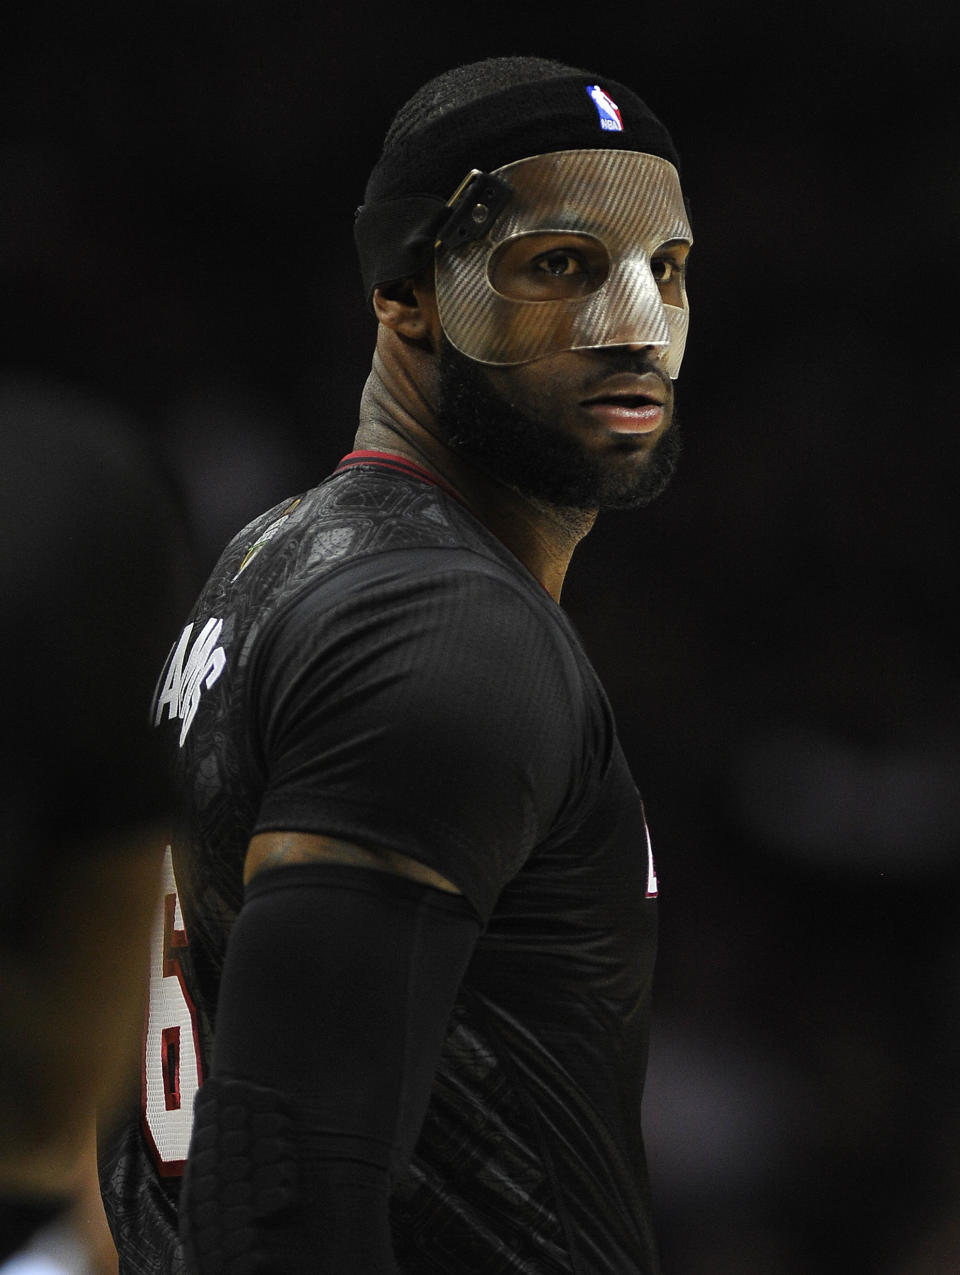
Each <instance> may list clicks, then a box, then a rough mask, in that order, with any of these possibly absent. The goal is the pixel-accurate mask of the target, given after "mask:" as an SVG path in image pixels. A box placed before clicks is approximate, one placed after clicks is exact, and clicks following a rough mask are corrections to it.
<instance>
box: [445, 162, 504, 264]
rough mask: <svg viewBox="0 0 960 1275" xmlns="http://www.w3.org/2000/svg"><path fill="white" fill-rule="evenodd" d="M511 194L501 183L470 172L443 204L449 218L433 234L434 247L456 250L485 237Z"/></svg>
mask: <svg viewBox="0 0 960 1275" xmlns="http://www.w3.org/2000/svg"><path fill="white" fill-rule="evenodd" d="M512 195H513V191H512V190H511V188H510V187H509V186H508V185H507V183H506V182H505V181H501V179H500V178H499V177H494V176H492V175H491V174H490V173H483V172H481V171H480V169H478V168H474V169H472V170H471V171H470V172H469V173H467V175H466V177H464V179H463V181H462V182H461V183H460V185H459V186H458V187H457V189H456V190H455V191H454V193H453V195H452V197H451V198H450V200H449V201H448V203H447V207H448V208H449V209H450V215H449V217H447V219H446V220H445V221H444V222H443V223H442V224H441V226H440V228H439V230H438V231H437V239H436V242H437V245H438V246H439V245H440V244H443V245H444V247H446V248H456V247H459V245H460V244H464V243H469V242H470V240H472V239H479V238H480V237H481V235H485V234H486V233H487V231H488V230H489V229H490V227H491V226H492V225H493V223H494V222H495V221H496V219H497V217H499V215H500V213H501V212H502V211H503V210H504V208H505V207H506V206H507V204H508V203H509V202H510V199H511V196H512Z"/></svg>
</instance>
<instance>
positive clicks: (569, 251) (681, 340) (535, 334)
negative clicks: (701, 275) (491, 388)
mask: <svg viewBox="0 0 960 1275" xmlns="http://www.w3.org/2000/svg"><path fill="white" fill-rule="evenodd" d="M493 176H494V177H497V178H499V179H501V180H502V181H504V182H506V183H507V184H508V185H509V187H510V189H511V191H512V196H511V198H510V200H509V203H508V204H507V207H506V208H505V209H504V211H503V212H502V213H501V214H500V216H499V217H498V218H497V219H496V221H495V223H494V226H493V229H492V230H491V231H490V232H489V233H488V234H486V235H484V236H483V237H482V238H478V239H473V240H472V241H471V242H469V243H466V244H462V245H457V246H448V245H447V244H445V243H441V244H440V245H438V247H437V251H436V280H437V304H438V307H439V313H440V322H441V323H442V325H443V329H444V332H445V333H446V335H447V338H448V340H449V341H450V342H451V344H452V345H454V346H455V347H456V348H457V349H458V350H460V351H461V352H462V353H463V354H465V355H467V356H468V357H469V358H471V359H474V360H476V361H477V362H479V363H487V364H493V365H510V364H516V363H527V362H530V361H531V360H533V359H538V358H542V357H543V356H544V355H548V354H557V353H560V352H561V351H564V350H580V349H590V348H596V347H598V346H609V345H650V346H654V347H657V348H658V350H659V357H660V361H661V363H662V365H663V368H664V370H665V371H666V372H667V374H668V375H669V376H671V377H676V375H677V373H678V371H679V369H680V361H681V359H682V358H683V349H684V344H685V341H686V334H687V320H688V314H689V308H688V305H687V296H686V291H685V289H684V284H683V272H682V270H681V269H680V268H679V264H678V262H677V261H676V260H675V254H674V256H671V254H670V253H669V252H666V253H664V252H662V250H663V249H664V246H665V245H668V244H671V245H672V244H675V243H680V244H690V243H692V242H693V236H692V234H691V231H690V225H689V222H688V221H687V215H686V209H685V208H684V203H683V196H682V194H681V191H680V180H679V177H678V176H677V171H676V169H675V168H674V167H673V165H672V164H671V163H670V162H669V161H668V160H665V159H660V158H659V157H658V156H655V155H645V154H641V153H639V152H637V151H617V150H575V151H557V152H555V153H553V154H547V155H536V156H534V157H533V158H530V159H522V160H518V161H517V162H516V163H513V164H507V165H506V166H505V167H503V168H499V169H497V170H496V172H495V173H494V174H493ZM455 198H456V197H455ZM455 198H454V200H451V203H454V202H455Z"/></svg>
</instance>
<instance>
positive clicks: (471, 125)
mask: <svg viewBox="0 0 960 1275" xmlns="http://www.w3.org/2000/svg"><path fill="white" fill-rule="evenodd" d="M598 88H599V89H600V90H601V92H600V93H599V94H598V93H597V92H596V89H598ZM611 107H612V108H613V109H612V110H611ZM597 149H609V150H632V151H642V152H643V153H644V154H648V155H659V156H660V157H661V158H662V159H667V160H669V161H670V162H671V163H672V164H673V165H674V166H675V167H676V168H678V169H679V159H678V157H677V153H676V150H675V148H674V145H673V142H672V141H671V139H670V135H669V133H668V132H667V130H666V129H665V128H664V126H663V125H662V124H661V123H660V121H659V120H658V119H657V117H656V116H655V115H654V114H653V112H652V111H651V110H650V108H649V107H648V106H647V105H646V103H644V102H643V101H642V100H641V99H640V98H639V97H637V95H636V94H635V93H634V92H633V91H632V90H631V89H629V88H627V87H626V86H625V85H622V84H617V83H614V82H612V81H608V80H605V81H603V82H602V83H598V81H597V80H596V78H595V77H592V76H590V75H588V74H586V73H583V74H576V75H564V76H560V77H558V78H557V79H554V80H546V81H539V82H537V83H531V84H519V85H515V86H514V87H512V88H508V89H503V90H500V91H499V92H496V93H492V94H490V95H489V96H487V97H482V98H478V99H476V100H474V101H472V102H468V103H467V104H466V105H464V106H460V107H456V108H454V109H453V110H450V111H447V112H446V113H444V114H443V115H441V116H439V117H437V118H435V119H433V120H431V121H430V122H428V123H427V124H424V125H423V126H422V127H421V128H418V129H416V130H414V131H413V132H411V133H409V134H407V135H406V136H405V137H403V138H402V139H400V140H399V141H397V142H395V143H394V144H393V145H392V146H390V147H387V148H385V149H384V151H383V154H382V155H381V156H380V159H379V160H378V161H377V164H376V165H375V167H374V169H373V172H372V173H371V174H370V180H369V181H368V182H367V188H366V193H365V198H364V203H363V205H362V207H360V208H358V209H357V216H356V220H355V223H354V237H355V239H356V244H357V251H358V253H359V256H360V270H361V274H362V276H363V283H364V289H365V291H366V295H367V298H368V299H369V297H370V296H371V294H372V292H373V289H374V288H375V287H377V286H378V285H379V284H384V283H389V282H392V281H393V280H396V279H403V278H407V277H409V276H410V275H414V274H416V273H418V271H420V270H422V269H423V268H424V267H425V266H428V265H429V264H430V262H431V261H432V259H433V249H434V244H435V243H436V242H437V240H438V239H441V240H445V241H447V242H449V241H450V236H451V235H455V236H456V238H457V240H458V241H460V242H462V241H463V240H464V239H468V238H471V237H476V236H478V235H481V234H485V233H486V231H487V230H489V228H490V226H491V225H492V224H493V221H494V219H495V217H496V216H497V214H498V213H499V212H500V211H501V209H502V208H503V207H504V206H505V205H506V203H507V202H508V200H509V197H510V192H509V187H507V186H506V184H505V183H504V182H500V181H499V180H498V179H497V178H490V177H488V176H487V175H488V174H489V173H490V172H491V171H492V170H494V169H497V168H502V167H503V166H504V165H505V164H512V163H514V162H515V161H517V160H521V159H527V158H529V157H531V156H533V155H543V154H547V153H548V152H551V151H560V150H597ZM472 170H479V173H480V178H481V179H483V182H481V180H480V179H478V180H477V181H475V182H474V183H473V184H472V186H469V185H468V186H467V187H466V189H464V190H463V191H462V192H459V193H460V196H461V197H460V199H458V201H457V203H456V205H455V207H453V208H450V207H448V204H449V202H450V200H451V198H452V196H453V194H454V192H455V191H457V190H458V187H459V186H460V185H461V183H464V179H465V178H466V177H467V176H468V174H470V173H471V171H472Z"/></svg>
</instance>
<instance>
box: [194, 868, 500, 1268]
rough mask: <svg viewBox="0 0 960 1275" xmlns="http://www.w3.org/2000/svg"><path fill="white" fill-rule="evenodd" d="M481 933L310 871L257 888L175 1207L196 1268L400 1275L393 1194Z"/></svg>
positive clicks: (234, 946)
mask: <svg viewBox="0 0 960 1275" xmlns="http://www.w3.org/2000/svg"><path fill="white" fill-rule="evenodd" d="M479 931H480V920H479V918H478V916H477V914H476V913H475V912H474V910H473V908H472V907H471V906H470V904H469V903H467V901H466V900H465V899H464V898H463V897H462V896H461V895H455V894H447V893H444V892H443V891H440V890H436V889H434V888H433V887H432V886H425V885H421V884H419V883H417V882H415V881H412V880H410V879H409V878H406V877H401V876H397V875H396V874H394V873H390V872H385V871H377V870H373V869H369V868H354V867H350V866H347V865H341V864H319V863H317V864H306V865H301V866H296V867H284V868H275V869H268V870H266V871H264V872H262V873H260V874H259V875H258V876H256V877H255V878H254V879H253V881H252V882H251V883H250V885H249V886H248V887H247V892H246V899H245V903H244V906H243V908H242V909H241V911H240V914H239V916H238V918H237V922H236V925H235V926H234V929H233V932H232V933H231V936H230V941H229V944H228V947H227V956H226V961H225V965H224V970H223V977H222V980H221V986H220V993H219V999H218V1004H217V1021H216V1027H215V1033H214V1051H213V1066H212V1070H211V1077H210V1079H209V1080H207V1081H206V1083H205V1084H204V1085H203V1087H202V1088H201V1090H200V1093H199V1094H198V1095H197V1100H196V1105H195V1116H194V1130H193V1136H192V1139H191V1145H190V1152H189V1156H188V1161H187V1169H186V1173H185V1176H184V1181H183V1189H182V1193H181V1205H180V1227H181V1236H182V1238H183V1241H184V1247H185V1251H186V1256H187V1261H188V1266H189V1268H190V1269H191V1270H193V1271H196V1272H199V1273H200V1275H214V1273H215V1272H220V1271H224V1272H226V1271H229V1272H230V1275H245V1273H246V1272H249V1273H250V1275H253V1273H254V1272H257V1271H267V1270H276V1271H283V1272H285V1275H299V1272H301V1271H302V1272H307V1271H310V1272H312V1273H313V1275H319V1273H321V1272H323V1273H326V1272H328V1271H329V1272H331V1275H332V1273H333V1272H336V1275H342V1273H343V1272H344V1271H348V1270H356V1271H360V1270H362V1271H364V1272H365V1275H366V1273H368V1275H381V1272H383V1273H384V1275H386V1273H388V1272H393V1271H395V1269H396V1268H395V1265H394V1262H393V1257H392V1248H391V1243H390V1234H389V1212H388V1201H389V1191H390V1185H391V1182H392V1179H393V1178H394V1177H395V1175H396V1174H397V1173H398V1172H399V1171H400V1170H402V1169H403V1168H404V1166H405V1165H406V1164H407V1162H408V1161H409V1158H410V1156H411V1154H412V1152H413V1147H414V1144H415V1142H416V1139H417V1137H418V1135H419V1132H420V1128H421V1125H422V1123H423V1119H424V1116H425V1114H426V1109H427V1105H428V1102H429V1098H430V1091H431V1086H432V1082H433V1075H434V1071H435V1069H436V1065H437V1061H438V1059H439V1055H440V1050H441V1047H442V1044H443V1038H444V1033H445V1030H446V1024H447V1020H448V1018H449V1015H450V1012H451V1010H452V1008H453V1004H454V1001H455V999H456V994H457V989H458V987H459V985H460V980H461V978H462V976H463V972H464V970H465V968H466V966H467V963H468V961H469V959H470V956H471V953H472V951H473V947H474V944H475V942H476V938H477V935H478V934H479Z"/></svg>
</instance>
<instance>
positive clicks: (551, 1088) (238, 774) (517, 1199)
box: [102, 58, 691, 1275]
mask: <svg viewBox="0 0 960 1275" xmlns="http://www.w3.org/2000/svg"><path fill="white" fill-rule="evenodd" d="M356 238H357V244H358V247H359V253H360V260H361V269H362V273H363V277H364V281H365V286H366V289H367V294H368V296H369V298H370V301H371V304H372V307H373V310H374V313H375V314H376V317H377V319H378V320H379V329H378V339H377V347H376V354H375V356H374V362H373V370H372V372H371V375H370V378H369V380H368V382H367V386H366V389H365V391H364V394H363V398H362V402H361V406H360V428H359V431H358V433H357V435H356V443H355V449H354V450H353V451H352V452H351V453H350V454H349V455H347V456H346V457H345V458H344V459H343V461H342V462H341V464H340V465H339V466H338V468H337V470H336V472H335V473H334V474H333V475H332V476H331V477H330V478H329V479H328V480H327V481H325V482H323V483H321V485H320V486H319V487H316V488H314V489H313V490H310V491H307V492H305V493H303V494H301V495H299V496H296V497H294V498H291V499H289V500H284V501H283V502H281V503H280V504H279V505H277V506H276V507H275V508H274V509H271V510H270V511H269V512H267V513H265V514H264V515H263V516H262V517H261V518H259V519H257V520H256V521H255V522H254V523H252V524H251V525H250V526H249V527H247V528H246V529H244V530H243V531H242V532H240V534H239V535H238V536H237V537H236V538H235V539H234V540H233V541H232V542H231V543H230V545H229V546H228V547H227V549H226V550H225V552H224V554H223V556H222V557H221V559H220V562H219V564H218V565H217V567H216V568H215V570H214V572H213V575H212V576H211V578H210V580H209V582H208V584H207V586H206V588H205V589H204V591H203V593H202V595H201V597H200V599H199V601H198V602H197V605H196V607H195V609H194V611H193V613H192V615H191V616H190V617H189V622H188V623H187V624H186V626H185V627H184V628H183V630H182V632H181V633H180V635H179V636H178V637H177V638H176V640H175V641H174V643H173V648H172V651H171V654H170V657H169V659H168V662H167V665H166V668H165V670H164V672H163V674H162V676H161V678H160V682H159V686H158V691H157V697H156V702H155V706H154V718H155V721H156V723H157V725H158V728H159V729H161V730H162V731H163V732H165V733H166V735H167V736H168V737H169V739H170V745H171V750H172V752H173V753H175V754H176V757H177V762H178V767H179V774H180V783H181V785H182V791H183V797H184V813H183V820H182V823H181V825H180V826H179V828H178V830H177V832H176V835H175V836H174V839H173V847H172V856H171V857H170V858H169V859H168V864H167V876H166V886H165V899H166V903H165V910H164V912H163V915H162V916H161V918H160V920H159V921H158V929H157V935H156V945H155V954H156V955H155V961H154V966H153V974H152V984H151V999H150V1016H149V1022H148V1027H147V1032H146V1049H145V1056H144V1094H143V1098H144V1101H143V1108H142V1112H141V1115H140V1119H139V1122H131V1124H130V1126H129V1127H128V1129H127V1131H126V1134H125V1136H123V1137H121V1138H120V1139H118V1141H117V1143H116V1144H115V1145H114V1147H113V1148H112V1149H111V1150H110V1152H109V1153H108V1154H106V1155H105V1156H104V1158H103V1164H102V1181H103V1187H104V1193H105V1199H106V1202H107V1207H108V1214H109V1216H110V1217H111V1220H112V1226H113V1231H114V1235H115V1237H116V1240H117V1244H118V1248H119V1252H120V1261H121V1271H122V1272H140V1273H143V1275H155V1273H156V1272H161V1271H162V1272H174V1271H177V1272H178V1271H182V1270H189V1271H196V1272H200V1273H202V1275H208V1273H212V1272H220V1271H224V1272H226V1271H229V1272H236V1273H238V1275H241V1273H243V1272H255V1271H267V1270H275V1271H283V1272H308V1271H309V1272H314V1273H315V1272H324V1273H327V1272H329V1273H330V1275H333V1273H334V1272H336V1275H345V1273H348V1272H349V1273H351V1275H352V1273H354V1272H357V1273H359V1272H363V1273H364V1275H386V1273H387V1272H405V1273H407V1275H414V1273H416V1275H427V1273H428V1272H429V1273H436V1275H478V1273H479V1272H484V1275H494V1273H495V1272H507V1271H510V1272H531V1273H532V1272H539V1273H541V1275H544V1273H547V1272H556V1273H558V1275H559V1273H560V1272H564V1273H569V1272H577V1273H578V1275H614V1273H616V1275H652V1273H653V1272H655V1271H657V1269H658V1265H657V1256H656V1244H655V1239H654V1233H653V1226H652V1222H651V1217H650V1206H649V1193H648V1184H647V1172H646V1167H645V1161H644V1152H643V1145H642V1138H641V1128H640V1100H641V1091H642V1087H643V1074H644V1068H645V1062H646V1049H647V1032H648V1015H649V1006H650V984H651V973H652V969H653V961H654V950H655V934H656V894H657V880H656V875H655V871H654V865H653V859H652V855H651V853H650V842H649V838H648V835H647V829H646V824H645V820H644V812H643V806H642V803H641V800H640V796H639V794H638V792H637V789H636V787H635V785H634V782H633V780H632V778H631V776H630V773H629V770H628V767H627V764H626V761H625V760H624V757H623V754H622V752H621V750H620V747H619V745H618V742H617V736H616V731H615V727H614V723H613V717H612V714H611V710H610V707H609V705H608V703H607V700H606V699H605V697H604V694H603V691H602V690H601V688H600V686H599V685H598V682H597V679H596V676H595V674H594V673H593V671H592V669H591V666H590V664H589V662H588V660H587V657H586V656H585V654H584V653H583V651H582V649H581V647H580V644H579V642H578V640H577V636H576V634H575V633H574V631H573V629H572V628H571V625H570V624H569V622H568V621H567V619H566V618H565V616H564V614H563V612H562V610H561V609H560V607H559V605H558V601H559V598H560V592H561V587H562V584H563V579H564V573H565V572H566V569H567V565H568V563H569V561H570V557H571V555H572V553H573V550H574V548H575V546H576V545H577V543H578V542H579V540H580V539H581V538H582V537H583V536H584V535H585V534H586V533H587V531H588V530H589V529H590V527H591V525H592V523H593V521H594V519H595V517H596V514H597V511H598V510H600V509H604V508H623V507H627V506H633V505H642V504H644V503H646V502H647V501H649V500H650V499H652V498H653V497H654V496H656V495H657V493H658V492H659V491H660V490H661V489H662V488H663V486H664V484H665V483H666V482H667V481H668V479H669V477H670V474H671V471H672V469H673V466H674V462H675V459H676V455H677V450H678V441H677V433H676V426H675V424H674V422H673V401H674V390H673V379H672V378H673V377H675V376H676V373H677V370H678V368H679V365H680V359H681V355H682V352H683V345H684V337H685V332H686V319H687V303H686V297H685V291H684V265H685V260H686V256H687V252H688V250H689V247H690V243H691V231H690V227H689V224H688V221H687V215H686V211H685V205H684V200H683V197H682V195H681V191H680V185H679V180H678V175H677V158H676V155H675V152H674V148H673V145H672V143H671V140H670V138H669V136H668V134H667V132H666V131H665V129H664V128H663V126H662V125H661V124H660V123H659V121H658V120H657V119H656V118H655V117H654V116H653V115H652V114H651V112H650V111H649V110H648V108H647V107H646V106H645V105H644V103H643V102H642V101H641V100H640V99H639V98H638V97H637V96H636V95H635V93H634V92H632V91H631V90H630V89H629V88H627V87H625V86H623V85H621V84H618V83H612V82H610V81H608V80H605V79H604V78H603V77H602V76H598V75H595V74H592V73H586V72H582V71H579V70H576V69H572V68H569V67H565V66H561V65H557V64H555V63H552V62H547V61H543V60H540V59H533V58H503V59H493V60H490V61H485V62H481V63H478V64H472V65H469V66H466V67H462V68H459V69H457V70H455V71H453V72H450V73H447V74H444V75H441V76H440V77H438V78H437V79H436V80H434V81H431V82H430V83H429V84H427V85H426V86H425V87H424V88H423V89H421V90H420V91H419V92H418V93H417V94H416V95H415V96H414V97H413V98H412V99H411V100H410V102H408V103H407V105H406V106H405V107H404V108H403V109H402V110H401V111H400V113H399V115H398V116H397V117H396V119H395V120H394V123H393V125H392V126H391V128H390V130H389V132H388V135H387V137H386V141H385V145H384V148H383V152H382V155H381V156H380V158H379V160H378V162H377V163H376V165H375V167H374V169H373V172H372V175H371V177H370V181H369V183H368V186H367V191H366V198H365V201H364V204H363V206H362V207H361V208H360V210H359V212H358V215H357V222H356ZM178 1231H179V1236H180V1237H181V1238H178Z"/></svg>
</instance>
